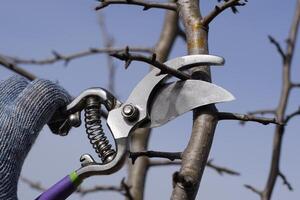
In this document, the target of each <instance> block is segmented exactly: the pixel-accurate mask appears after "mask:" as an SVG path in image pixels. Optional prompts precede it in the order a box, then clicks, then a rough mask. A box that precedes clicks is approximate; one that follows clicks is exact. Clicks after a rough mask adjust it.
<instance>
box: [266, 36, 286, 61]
mask: <svg viewBox="0 0 300 200" xmlns="http://www.w3.org/2000/svg"><path fill="white" fill-rule="evenodd" d="M268 38H269V40H270V42H271V43H272V44H274V45H275V47H276V49H277V51H278V53H279V54H280V56H281V57H282V60H283V62H285V60H286V55H285V53H284V51H283V50H282V47H281V46H280V44H279V42H278V41H277V40H275V38H273V37H272V36H271V35H269V36H268Z"/></svg>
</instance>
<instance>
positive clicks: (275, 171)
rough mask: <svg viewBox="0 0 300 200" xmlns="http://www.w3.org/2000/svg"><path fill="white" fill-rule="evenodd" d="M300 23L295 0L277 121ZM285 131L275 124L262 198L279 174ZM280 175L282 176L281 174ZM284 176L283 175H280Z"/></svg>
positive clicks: (299, 7) (287, 87)
mask: <svg viewBox="0 0 300 200" xmlns="http://www.w3.org/2000/svg"><path fill="white" fill-rule="evenodd" d="M299 23H300V0H297V5H296V7H295V14H294V18H293V21H292V24H291V29H290V32H289V37H288V39H287V41H288V42H287V47H286V52H285V53H284V55H285V60H284V62H283V67H282V77H283V79H282V90H281V96H280V100H279V104H278V107H277V109H276V115H277V118H278V120H279V121H285V120H286V119H285V112H286V109H287V104H288V99H289V96H290V91H291V88H292V87H291V77H290V74H291V66H292V58H293V55H294V49H295V44H296V40H297V35H298V29H299ZM284 133H285V129H284V126H282V125H276V128H275V132H274V139H273V141H274V142H273V147H272V160H271V165H270V170H269V175H268V180H267V182H266V185H265V187H264V190H263V192H262V200H270V199H271V196H272V193H273V190H274V187H275V183H276V180H277V177H278V176H280V174H281V173H280V171H279V165H280V156H281V149H282V139H283V136H284ZM281 177H282V176H281ZM282 178H284V176H283V177H282Z"/></svg>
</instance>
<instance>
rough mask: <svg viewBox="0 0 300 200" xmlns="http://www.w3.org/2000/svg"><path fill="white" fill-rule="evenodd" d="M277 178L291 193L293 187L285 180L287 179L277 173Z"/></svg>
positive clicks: (280, 173)
mask: <svg viewBox="0 0 300 200" xmlns="http://www.w3.org/2000/svg"><path fill="white" fill-rule="evenodd" d="M278 176H279V177H280V178H281V179H282V181H283V185H286V187H287V188H288V189H289V190H290V191H293V187H292V185H291V184H290V182H289V181H288V180H287V178H286V177H285V175H284V174H283V173H282V172H280V171H279V174H278Z"/></svg>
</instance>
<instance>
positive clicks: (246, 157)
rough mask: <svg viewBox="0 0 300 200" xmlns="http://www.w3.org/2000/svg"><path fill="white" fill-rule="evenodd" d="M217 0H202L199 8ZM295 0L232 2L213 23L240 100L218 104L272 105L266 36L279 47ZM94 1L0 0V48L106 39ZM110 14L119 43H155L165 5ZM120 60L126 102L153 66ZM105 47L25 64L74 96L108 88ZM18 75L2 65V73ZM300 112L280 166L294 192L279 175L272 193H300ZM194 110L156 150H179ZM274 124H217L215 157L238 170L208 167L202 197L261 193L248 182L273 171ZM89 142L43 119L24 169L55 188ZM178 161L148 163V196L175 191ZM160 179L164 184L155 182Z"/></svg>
mask: <svg viewBox="0 0 300 200" xmlns="http://www.w3.org/2000/svg"><path fill="white" fill-rule="evenodd" d="M215 3H217V1H212V0H206V1H202V2H201V10H202V12H203V15H204V14H205V13H208V12H209V11H210V10H211V9H212V8H213V7H214V5H215ZM295 3H296V1H295V0H293V1H279V0H265V1H259V0H251V1H249V3H248V4H247V6H245V7H242V8H239V11H240V12H239V13H238V14H237V15H234V14H232V12H230V11H229V10H228V11H226V12H224V13H223V14H222V15H221V16H219V17H218V18H217V19H216V20H215V21H214V22H212V24H211V26H210V35H209V47H210V53H211V54H216V55H220V56H222V57H224V58H225V59H226V64H225V66H224V67H222V68H219V67H216V68H213V69H212V76H213V81H214V83H216V84H218V85H220V86H222V87H223V88H225V89H227V90H229V91H230V92H231V93H232V94H234V96H235V97H236V100H235V101H233V102H230V103H224V104H219V105H218V108H219V110H220V111H230V112H238V113H246V112H248V111H253V110H257V109H264V108H274V107H276V106H277V104H278V100H279V95H280V86H281V69H282V68H281V60H280V56H279V55H278V53H277V52H276V50H275V48H274V47H273V46H272V45H271V44H270V43H269V41H268V38H267V36H268V35H269V34H271V35H272V36H274V37H275V38H276V39H277V40H278V41H280V43H281V44H282V45H285V39H286V37H287V35H288V31H289V27H290V23H291V19H292V16H293V13H294V7H295ZM96 5H97V2H96V1H87V0H86V1H71V0H52V1H38V0H28V1H16V0H2V1H1V3H0V25H1V31H0V44H1V45H0V53H1V54H6V55H12V56H18V57H22V58H46V57H49V56H51V51H52V50H56V51H58V52H60V53H62V54H69V53H73V52H77V51H82V50H85V49H88V48H90V47H103V46H104V41H102V40H101V35H100V34H101V32H100V28H99V25H98V24H99V23H98V18H99V12H95V11H94V10H93V8H94V7H95V6H96ZM100 12H101V13H103V15H104V16H105V19H106V24H107V28H108V31H109V32H110V33H111V34H112V35H113V37H114V38H115V45H116V46H118V47H124V46H126V45H129V46H143V47H152V46H153V45H154V44H155V42H156V40H157V39H158V37H159V33H160V29H161V26H162V22H163V16H164V11H163V10H156V9H151V10H149V11H142V9H141V7H135V6H124V5H112V6H109V7H107V8H106V9H105V10H103V11H100ZM298 47H299V42H298V43H297V46H296V52H295V57H294V62H293V70H292V72H293V73H292V78H293V80H294V81H295V82H300V77H299V76H298V75H299V72H300V70H299V64H300V62H299V58H300V57H299V51H298V49H297V48H298ZM183 55H186V47H185V45H184V43H183V41H182V40H181V39H177V40H176V44H175V46H174V48H173V51H172V53H171V56H170V57H172V58H173V57H177V56H183ZM115 63H116V65H117V66H118V69H117V77H116V80H117V82H116V92H117V94H118V96H119V97H120V99H121V100H123V101H124V100H126V98H127V97H128V95H129V94H130V91H131V90H132V89H133V87H134V86H135V84H136V83H137V82H138V81H139V80H140V79H141V78H142V77H143V76H144V75H145V74H146V73H147V71H148V68H147V65H145V64H142V63H138V64H137V63H133V64H132V66H131V67H130V68H129V69H128V70H125V69H124V68H123V63H122V62H119V61H115ZM106 65H107V64H106V57H105V55H96V56H90V57H86V58H82V59H79V60H74V61H72V62H70V63H69V65H68V66H67V67H65V66H64V64H63V63H62V62H60V63H56V64H54V65H46V66H30V65H24V66H23V67H24V68H25V69H27V70H28V71H31V72H33V73H34V74H36V75H37V76H39V77H42V78H46V79H50V80H53V81H58V82H59V84H61V85H62V86H63V87H65V88H66V89H67V90H68V91H69V92H70V94H72V95H74V96H75V95H77V94H79V93H80V92H81V91H82V90H84V89H86V88H88V87H94V86H100V87H107V73H108V72H107V68H106ZM12 74H13V73H12V72H10V71H8V70H6V69H4V68H2V67H1V68H0V79H5V78H7V77H9V76H10V75H12ZM299 97H300V95H299V91H298V90H297V89H296V90H293V91H292V95H291V98H290V102H289V106H288V112H287V113H290V112H292V111H294V110H296V109H297V108H298V107H299V103H298V101H297V100H298V99H299ZM299 122H300V121H299V119H297V118H295V119H293V121H291V123H290V124H289V125H288V126H287V128H286V135H285V137H284V143H283V149H282V159H281V165H280V167H281V170H282V171H283V172H284V173H285V174H286V176H287V177H288V179H289V181H290V182H291V183H292V185H293V187H294V188H295V190H294V191H293V192H289V191H288V190H287V188H286V187H285V186H283V185H282V181H281V180H280V179H278V181H277V184H276V187H275V191H274V195H273V199H274V200H279V199H297V197H299V195H300V192H299V188H300V181H299V180H300V174H299V167H300V158H299V157H298V156H297V152H299V150H300V149H299V145H298V144H299V139H300V136H299V133H298V132H299V124H298V123H299ZM190 129H191V115H190V114H186V115H184V116H182V117H180V118H178V119H176V120H175V121H172V122H171V123H168V124H167V125H165V126H163V127H160V128H157V129H155V130H154V133H153V135H152V136H151V141H150V149H152V150H164V151H181V150H183V149H184V147H185V145H186V144H187V142H188V139H189V135H190ZM273 132H274V126H273V125H269V126H263V125H260V124H255V123H247V124H246V125H245V126H241V125H239V124H238V123H237V122H230V121H223V122H220V123H219V125H218V127H217V130H216V134H215V139H214V143H213V147H212V150H211V154H210V158H213V159H214V163H216V164H219V165H223V166H227V167H230V168H233V169H235V170H237V171H239V172H240V173H241V174H242V175H241V176H239V177H232V176H227V175H224V176H219V175H218V174H216V173H215V172H214V171H212V170H210V169H206V170H205V173H204V177H203V179H202V183H201V187H200V190H199V194H198V197H197V199H212V200H214V199H220V198H222V199H231V200H232V199H241V198H243V199H245V200H255V199H258V196H257V195H255V194H253V193H252V192H250V191H248V190H246V189H245V188H244V187H243V184H251V185H254V186H256V187H258V188H259V189H262V188H263V186H264V184H265V181H266V178H267V174H268V168H269V163H270V156H271V149H272V138H273ZM86 152H89V153H92V152H93V151H92V149H91V147H90V144H89V142H88V140H87V139H86V135H85V133H84V130H83V129H82V128H79V129H76V130H73V131H72V132H71V133H70V135H69V136H67V137H64V138H61V137H58V136H56V135H53V134H51V133H50V131H49V129H48V128H47V127H45V128H44V129H43V131H42V132H41V134H40V136H39V138H38V140H37V142H36V144H35V145H34V147H33V149H32V151H31V152H30V154H29V156H28V158H27V160H26V162H25V164H24V168H23V171H22V174H23V175H24V176H25V177H30V178H31V179H32V180H34V181H40V182H41V183H42V184H43V185H45V186H49V185H51V184H52V183H54V182H55V181H57V180H59V179H60V178H61V177H63V176H64V175H66V174H68V173H69V172H70V171H72V170H74V169H77V168H78V167H79V157H80V155H81V154H82V153H86ZM178 169H179V168H178V167H162V168H153V169H150V170H149V174H148V178H147V185H146V186H147V188H146V193H145V194H146V197H145V199H169V196H170V193H171V191H172V187H171V186H172V185H171V181H172V180H171V175H172V174H173V172H174V171H176V170H178ZM125 173H126V167H124V168H123V169H122V170H121V171H120V172H118V173H116V174H114V175H111V176H99V177H92V178H90V179H88V180H87V181H86V182H85V183H84V185H83V186H84V187H89V186H92V185H94V184H106V185H109V184H115V185H118V184H119V182H120V180H121V179H122V177H124V176H125ZM157 183H160V184H157ZM37 195H38V192H36V191H34V190H32V189H31V188H29V187H28V186H27V185H25V184H23V183H20V184H19V197H20V199H33V198H34V197H36V196H37ZM95 198H100V199H123V197H122V196H120V195H119V194H115V193H109V192H103V193H97V194H91V195H86V196H84V197H79V196H77V195H74V196H72V197H71V198H70V199H74V200H75V199H95Z"/></svg>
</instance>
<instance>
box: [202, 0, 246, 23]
mask: <svg viewBox="0 0 300 200" xmlns="http://www.w3.org/2000/svg"><path fill="white" fill-rule="evenodd" d="M246 2H247V1H244V2H241V0H227V1H224V2H223V3H222V4H220V5H216V6H215V8H214V10H212V11H211V12H210V13H209V14H208V15H207V16H205V17H204V18H203V19H202V24H203V26H208V25H209V23H210V22H211V21H212V20H213V19H214V18H215V17H217V16H218V15H219V14H221V13H222V12H223V11H224V10H226V9H227V8H232V10H233V12H234V13H236V12H237V10H236V8H235V6H244V5H246Z"/></svg>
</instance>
